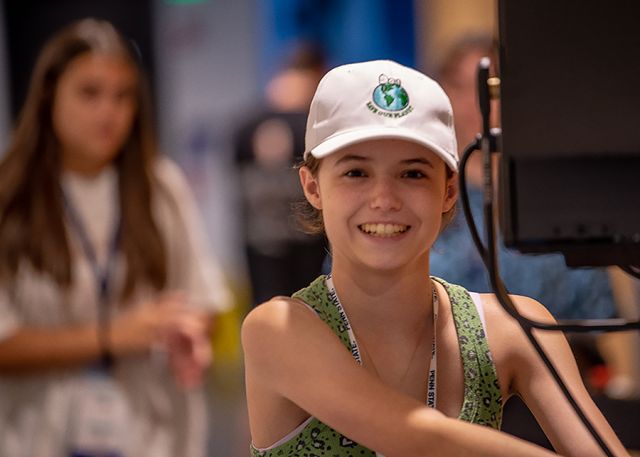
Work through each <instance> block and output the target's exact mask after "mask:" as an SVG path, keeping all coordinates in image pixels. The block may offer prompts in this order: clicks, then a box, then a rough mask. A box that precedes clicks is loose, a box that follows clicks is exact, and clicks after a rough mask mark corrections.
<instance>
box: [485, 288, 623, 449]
mask: <svg viewBox="0 0 640 457" xmlns="http://www.w3.org/2000/svg"><path fill="white" fill-rule="evenodd" d="M512 298H513V299H514V303H515V304H516V306H517V308H518V309H519V310H521V312H522V313H523V314H525V315H526V316H527V317H529V318H530V319H533V320H537V321H542V322H548V323H552V322H555V320H554V319H553V317H552V316H551V314H550V313H549V312H548V311H547V310H546V309H545V308H544V306H542V305H541V304H540V303H538V302H537V301H535V300H533V299H530V298H527V297H512ZM496 306H499V305H496ZM502 319H505V320H508V321H509V322H508V323H507V322H504V323H503V324H502V325H501V326H500V327H501V329H502V335H500V336H499V337H498V338H499V340H498V341H502V344H508V346H507V347H509V348H511V349H510V350H511V353H510V355H509V364H510V366H511V369H510V371H511V372H512V373H513V385H512V388H513V391H514V392H515V393H517V394H519V395H520V396H521V397H522V399H523V400H524V402H525V403H526V404H527V406H528V407H529V409H530V410H531V412H532V413H533V414H534V416H535V417H536V419H537V420H538V422H539V424H540V426H541V427H542V429H543V430H544V432H545V434H546V435H547V437H548V438H549V441H551V443H552V444H553V446H554V448H555V449H556V450H558V452H560V453H561V454H563V455H567V456H580V457H584V456H601V455H604V453H603V452H602V451H601V450H600V447H599V446H598V445H597V443H596V441H595V440H594V439H593V438H592V437H591V435H590V434H589V432H588V431H587V429H586V427H584V425H583V424H582V422H581V421H580V419H579V418H578V416H577V415H576V414H575V412H574V411H573V409H572V408H571V406H570V404H569V402H568V401H567V400H566V398H565V397H564V395H563V394H562V392H561V390H560V388H559V387H558V386H557V385H556V383H555V381H554V379H553V378H552V376H551V374H549V372H548V370H547V368H546V366H545V365H544V363H543V362H542V360H541V359H540V357H539V356H538V353H537V352H536V351H535V349H534V348H533V347H532V346H531V344H530V343H529V341H528V339H527V337H526V335H525V334H524V332H523V331H522V330H521V329H520V327H519V326H518V324H517V323H516V322H515V321H514V320H513V319H511V318H510V317H508V316H507V315H506V313H505V314H504V316H503V317H502ZM492 333H494V332H492V331H491V329H490V330H489V334H490V335H491V334H492ZM534 335H535V337H536V338H537V340H538V341H539V342H540V344H541V346H542V347H543V348H544V350H545V353H546V354H547V356H548V357H549V359H550V360H551V361H552V362H553V364H554V366H555V368H556V370H557V371H558V372H559V374H560V375H561V377H562V379H563V380H564V382H565V383H566V384H567V386H568V388H569V391H570V392H571V393H572V395H573V397H574V398H575V399H576V401H577V402H578V404H579V405H580V407H581V408H582V410H583V411H584V412H585V414H586V415H587V417H588V418H589V420H590V421H591V423H592V424H593V425H594V426H595V428H596V430H598V431H599V433H600V435H601V436H602V437H603V439H604V440H605V442H606V443H607V444H608V446H609V447H610V449H611V450H612V452H614V454H615V455H619V456H627V455H628V453H627V452H626V450H625V449H624V446H623V445H622V443H621V442H620V440H619V439H618V438H617V436H616V435H615V433H614V431H613V430H612V429H611V426H610V425H609V424H608V423H607V420H606V419H605V418H604V416H603V415H602V413H601V412H600V410H599V409H598V407H597V406H596V405H595V403H594V402H593V400H592V399H591V396H590V395H589V393H588V392H587V390H586V388H585V386H584V384H583V382H582V378H581V376H580V373H579V371H578V366H577V364H576V362H575V359H574V357H573V354H572V352H571V349H570V347H569V344H568V343H567V340H566V339H565V337H564V334H563V333H562V332H558V331H540V330H536V331H534ZM514 343H517V344H514Z"/></svg>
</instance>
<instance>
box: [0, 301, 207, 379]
mask: <svg viewBox="0 0 640 457" xmlns="http://www.w3.org/2000/svg"><path fill="white" fill-rule="evenodd" d="M192 314H193V313H192V312H191V311H188V310H187V308H186V306H185V305H184V304H183V303H182V302H180V301H178V300H174V298H172V295H171V294H167V295H166V296H164V297H161V298H160V299H159V300H157V301H151V302H147V303H144V304H142V305H140V306H136V307H134V308H132V309H130V310H128V311H126V312H124V313H122V314H120V315H119V316H118V317H116V318H114V319H113V320H112V321H111V323H110V326H109V335H108V341H109V350H110V351H111V353H112V354H113V355H114V356H116V357H118V356H127V355H133V354H140V353H144V352H146V351H148V350H149V349H150V348H151V346H152V345H153V344H154V343H156V342H162V339H163V336H164V334H165V333H166V332H168V331H170V330H172V329H174V328H176V326H177V325H180V324H181V321H183V320H188V319H191V320H192V319H195V318H196V317H195V316H194V317H193V318H191V317H190V316H191V315H192ZM101 354H102V347H101V346H100V341H99V339H98V324H97V323H95V322H93V323H88V324H82V325H76V326H66V327H57V328H51V327H46V328H45V327H21V328H17V329H16V330H15V331H14V332H13V333H12V334H10V335H9V336H7V337H6V338H4V339H3V340H1V341H0V371H1V372H2V373H3V374H30V373H31V374H33V373H38V372H42V371H47V370H55V369H63V368H73V367H79V366H82V365H86V364H89V363H92V362H94V361H97V360H98V359H99V358H100V356H101Z"/></svg>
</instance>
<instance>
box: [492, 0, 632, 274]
mask: <svg viewBox="0 0 640 457" xmlns="http://www.w3.org/2000/svg"><path fill="white" fill-rule="evenodd" d="M498 12H499V14H498V15H499V46H500V49H499V73H500V79H501V90H500V91H501V94H500V99H501V101H500V108H501V127H502V142H501V151H502V158H503V160H502V161H501V164H502V165H501V173H500V174H501V178H500V187H501V191H500V196H501V204H500V208H501V226H502V231H503V235H504V239H505V243H506V244H507V246H509V247H515V248H517V249H518V250H520V251H522V252H525V253H535V252H553V251H559V252H562V253H564V254H565V258H566V260H567V264H569V265H574V266H577V265H614V264H620V265H630V264H640V27H639V26H638V20H639V19H640V2H638V1H636V0H626V1H623V0H609V1H602V0H535V1H531V0H500V1H499V3H498Z"/></svg>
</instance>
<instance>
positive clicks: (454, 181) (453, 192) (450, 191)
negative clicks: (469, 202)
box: [442, 173, 458, 213]
mask: <svg viewBox="0 0 640 457" xmlns="http://www.w3.org/2000/svg"><path fill="white" fill-rule="evenodd" d="M446 186H447V188H446V193H445V196H444V201H443V203H442V212H443V213H446V212H449V211H450V210H451V208H453V206H454V205H455V204H456V201H457V200H458V173H454V174H453V176H451V177H450V178H448V179H447V184H446Z"/></svg>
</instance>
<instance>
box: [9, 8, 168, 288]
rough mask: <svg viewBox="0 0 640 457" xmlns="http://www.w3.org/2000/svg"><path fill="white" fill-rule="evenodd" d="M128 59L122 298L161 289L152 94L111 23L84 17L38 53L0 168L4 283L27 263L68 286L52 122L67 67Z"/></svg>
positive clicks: (120, 160)
mask: <svg viewBox="0 0 640 457" xmlns="http://www.w3.org/2000/svg"><path fill="white" fill-rule="evenodd" d="M92 52H95V53H102V54H104V53H106V54H108V55H114V56H118V57H122V58H123V59H125V60H126V61H127V62H129V63H130V64H131V66H132V67H133V68H135V69H136V71H137V74H138V84H137V89H136V91H137V93H136V98H137V112H136V115H135V117H134V120H133V125H132V128H131V133H130V135H129V138H128V139H127V141H126V142H125V144H124V145H123V147H122V149H121V151H120V152H119V153H118V155H117V157H116V159H115V160H114V165H115V167H116V169H117V172H118V177H119V183H118V186H119V205H120V208H121V224H122V226H121V238H120V250H121V252H123V254H124V256H125V258H126V264H127V274H126V280H125V286H124V289H123V292H122V293H123V297H126V296H128V295H130V294H131V292H132V291H133V289H134V287H135V286H136V284H139V283H140V282H147V283H148V284H149V285H151V286H152V287H154V288H156V289H161V288H162V287H163V286H164V285H165V283H166V280H167V265H166V251H165V246H164V243H163V240H162V237H161V234H160V232H159V230H158V226H157V224H156V222H155V221H154V219H153V216H152V209H151V208H152V205H151V202H152V200H153V188H154V186H156V185H157V183H156V182H155V179H154V172H153V167H154V159H155V157H156V144H155V134H154V131H153V126H152V119H151V108H150V100H149V99H150V97H149V90H148V86H147V83H146V81H145V78H144V76H143V74H142V71H141V69H140V67H139V65H138V61H137V58H136V55H135V53H134V51H133V50H132V48H131V46H130V44H129V43H128V42H127V40H126V39H125V38H124V37H123V36H122V35H121V34H120V33H119V32H118V31H116V29H115V28H114V27H113V26H112V25H111V24H110V23H108V22H106V21H99V20H95V19H84V20H81V21H78V22H75V23H73V24H71V25H70V26H68V27H66V28H65V29H63V30H62V31H60V32H59V33H58V34H56V35H55V36H54V37H53V38H52V39H51V40H49V41H48V43H47V44H46V45H45V47H44V48H43V50H42V52H41V53H40V55H39V57H38V59H37V61H36V65H35V70H34V73H33V76H32V79H31V83H30V86H29V90H28V92H27V97H26V102H25V104H24V106H23V108H22V111H21V113H20V115H19V118H18V121H17V125H16V128H15V132H14V135H13V138H12V141H11V143H10V145H9V148H8V150H7V151H6V154H5V156H4V158H3V160H2V162H0V279H1V280H3V281H6V280H12V279H14V278H15V276H16V275H17V273H18V270H19V267H20V263H21V261H28V262H29V263H30V264H31V265H32V267H33V268H34V269H35V270H36V271H38V272H40V273H42V274H46V275H49V276H50V277H51V278H52V279H53V280H54V281H55V282H56V283H58V285H60V286H61V287H63V288H68V287H69V286H70V285H71V283H72V281H73V278H72V273H71V272H72V268H71V253H70V248H69V240H68V238H67V232H66V230H65V222H64V220H65V214H64V206H63V198H62V190H61V187H60V174H61V157H60V147H59V144H58V140H57V138H56V136H55V133H54V129H53V124H52V107H53V103H54V95H55V91H56V86H57V84H58V81H59V79H60V76H61V75H62V74H63V73H64V71H65V70H66V68H67V66H68V65H69V64H70V63H71V62H72V61H73V60H74V59H76V58H77V57H79V56H81V55H84V54H87V53H92Z"/></svg>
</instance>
